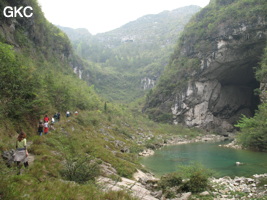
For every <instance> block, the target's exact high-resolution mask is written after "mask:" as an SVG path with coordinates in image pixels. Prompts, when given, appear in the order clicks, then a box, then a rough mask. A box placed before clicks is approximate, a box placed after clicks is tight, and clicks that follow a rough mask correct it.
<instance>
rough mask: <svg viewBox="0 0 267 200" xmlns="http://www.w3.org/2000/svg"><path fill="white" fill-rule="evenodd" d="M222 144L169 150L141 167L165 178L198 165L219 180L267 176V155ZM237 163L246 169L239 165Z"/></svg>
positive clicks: (185, 145) (165, 148) (161, 150)
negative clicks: (225, 177)
mask: <svg viewBox="0 0 267 200" xmlns="http://www.w3.org/2000/svg"><path fill="white" fill-rule="evenodd" d="M219 144H221V143H191V144H182V145H172V146H165V147H163V148H161V149H159V150H156V151H155V154H154V155H153V156H149V157H144V158H142V159H141V163H142V164H143V165H145V167H146V168H147V169H148V170H149V171H151V172H152V173H154V174H155V175H156V176H161V175H164V174H166V173H170V172H174V171H177V170H178V167H177V166H179V165H188V164H190V163H192V162H198V163H201V164H202V165H204V166H205V167H206V168H209V169H212V170H214V171H215V172H216V175H215V176H216V177H223V176H230V177H234V176H245V177H249V176H251V175H253V174H262V173H267V153H262V152H253V151H248V150H237V149H230V148H224V147H219V146H218V145H219ZM236 162H241V163H244V165H239V166H237V165H236Z"/></svg>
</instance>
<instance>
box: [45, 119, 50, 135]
mask: <svg viewBox="0 0 267 200" xmlns="http://www.w3.org/2000/svg"><path fill="white" fill-rule="evenodd" d="M48 131H49V124H48V122H45V123H44V134H45V135H47V134H48Z"/></svg>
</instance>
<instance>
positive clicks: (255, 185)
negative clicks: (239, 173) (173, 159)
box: [97, 170, 267, 200]
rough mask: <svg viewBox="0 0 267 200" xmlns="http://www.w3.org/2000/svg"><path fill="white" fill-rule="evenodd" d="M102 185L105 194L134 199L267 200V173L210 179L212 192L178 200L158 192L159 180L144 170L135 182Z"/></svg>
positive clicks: (179, 196) (123, 180) (185, 195)
mask: <svg viewBox="0 0 267 200" xmlns="http://www.w3.org/2000/svg"><path fill="white" fill-rule="evenodd" d="M97 182H98V184H99V185H101V186H102V188H103V189H104V190H116V191H117V190H128V191H129V192H130V193H131V194H132V195H133V196H135V197H137V198H139V199H141V200H188V199H214V200H238V199H244V200H249V199H262V200H263V199H266V196H267V184H266V182H267V173H266V174H261V175H254V176H253V177H251V178H246V177H235V178H230V177H228V176H227V177H222V178H210V186H211V187H210V190H209V191H204V192H202V193H199V194H192V193H190V192H188V193H180V194H177V195H176V196H175V198H172V199H168V198H166V197H165V195H164V194H163V191H162V190H159V189H157V188H158V187H157V184H158V179H157V178H155V177H154V176H153V175H152V174H150V173H144V172H142V171H140V170H137V172H136V173H135V174H134V176H133V179H132V180H131V179H127V178H121V179H120V180H117V181H116V180H112V179H110V178H107V177H99V178H98V181H97Z"/></svg>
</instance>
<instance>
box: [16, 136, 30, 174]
mask: <svg viewBox="0 0 267 200" xmlns="http://www.w3.org/2000/svg"><path fill="white" fill-rule="evenodd" d="M28 156H29V154H28V150H27V140H26V133H24V132H23V131H21V133H20V134H19V136H18V138H17V141H16V151H15V157H14V162H16V163H17V166H18V167H19V168H21V163H23V164H24V167H28V166H29V163H28ZM19 174H20V172H19Z"/></svg>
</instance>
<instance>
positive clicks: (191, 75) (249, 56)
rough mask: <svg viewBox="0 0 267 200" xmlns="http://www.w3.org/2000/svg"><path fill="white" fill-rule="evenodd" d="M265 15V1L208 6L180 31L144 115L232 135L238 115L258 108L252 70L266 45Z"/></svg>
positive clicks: (149, 98)
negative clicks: (163, 116)
mask: <svg viewBox="0 0 267 200" xmlns="http://www.w3.org/2000/svg"><path fill="white" fill-rule="evenodd" d="M242 8H243V9H246V10H240V9H242ZM235 10H236V13H233V12H234V11H235ZM256 11H257V12H256ZM245 12H246V14H244V13H245ZM242 13H243V14H244V15H243V14H242ZM266 13H267V12H266V2H265V1H257V2H256V1H247V2H246V3H244V2H242V1H231V2H230V3H229V4H227V5H221V4H220V3H219V1H211V3H210V5H209V6H208V7H206V8H204V9H203V10H202V11H201V12H200V13H199V14H198V15H197V16H196V18H195V19H194V20H192V21H191V22H190V23H189V25H188V26H187V28H186V29H185V31H184V34H183V36H182V37H181V39H180V41H179V45H178V47H177V48H176V50H175V53H174V55H173V57H172V59H171V62H170V65H169V67H168V69H167V70H166V72H165V74H164V75H163V77H162V79H161V82H160V84H159V85H158V87H157V88H156V89H155V90H154V91H153V94H152V95H151V96H149V97H148V101H147V104H146V107H145V109H146V110H147V112H148V113H150V114H151V115H153V111H154V110H160V111H161V113H171V114H172V119H171V120H172V121H173V123H184V124H186V125H188V126H190V127H192V126H196V127H202V128H205V129H207V130H211V129H212V130H216V131H218V132H225V131H233V130H234V126H233V125H234V124H235V123H236V121H237V120H238V119H239V117H240V116H241V115H242V114H244V115H247V116H252V115H253V114H254V111H255V109H256V108H257V105H258V104H259V97H258V96H257V95H254V90H255V89H256V88H259V87H260V83H259V82H257V81H256V79H255V76H254V68H255V67H257V66H258V63H259V62H260V60H261V56H262V52H263V49H264V47H265V43H266V38H267V32H266V29H267V20H266V19H267V18H266ZM242 16H243V17H242ZM211 17H213V18H211ZM165 86H166V87H167V89H166V87H165ZM156 99H157V100H156ZM154 113H155V112H154Z"/></svg>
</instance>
